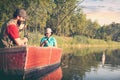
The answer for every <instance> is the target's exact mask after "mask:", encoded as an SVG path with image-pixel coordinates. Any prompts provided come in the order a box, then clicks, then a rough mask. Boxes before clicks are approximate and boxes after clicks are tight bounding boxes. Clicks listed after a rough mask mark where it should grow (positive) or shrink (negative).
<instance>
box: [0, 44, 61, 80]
mask: <svg viewBox="0 0 120 80" xmlns="http://www.w3.org/2000/svg"><path fill="white" fill-rule="evenodd" d="M61 55H62V50H61V48H55V47H45V48H44V47H33V46H29V47H14V48H0V72H3V73H5V74H7V75H17V76H21V77H22V78H24V79H27V78H32V77H33V76H36V75H38V76H42V75H44V74H45V73H48V72H50V71H51V70H54V69H55V68H58V67H59V65H60V62H61Z"/></svg>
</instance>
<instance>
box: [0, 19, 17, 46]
mask: <svg viewBox="0 0 120 80" xmlns="http://www.w3.org/2000/svg"><path fill="white" fill-rule="evenodd" d="M9 24H15V25H16V23H15V20H13V19H10V20H8V21H7V22H6V23H4V24H3V26H2V28H1V33H0V48H6V47H9V48H10V47H13V46H15V45H16V44H15V41H14V40H13V39H12V38H11V37H10V36H9V34H7V32H6V30H7V27H8V25H9Z"/></svg>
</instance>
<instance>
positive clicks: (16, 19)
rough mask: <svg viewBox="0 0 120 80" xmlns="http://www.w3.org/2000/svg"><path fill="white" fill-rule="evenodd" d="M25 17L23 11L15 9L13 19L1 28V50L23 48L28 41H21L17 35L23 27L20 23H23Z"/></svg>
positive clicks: (25, 39)
mask: <svg viewBox="0 0 120 80" xmlns="http://www.w3.org/2000/svg"><path fill="white" fill-rule="evenodd" d="M26 16H27V14H26V11H25V10H24V9H17V10H16V11H15V12H14V14H13V18H12V19H10V20H9V21H8V22H6V23H5V24H4V26H2V28H1V38H0V39H1V40H0V47H1V48H5V47H13V46H24V45H25V43H27V41H28V39H27V38H26V37H24V39H21V38H20V34H19V31H20V29H23V28H24V27H25V26H23V24H21V23H22V22H24V21H25V19H26Z"/></svg>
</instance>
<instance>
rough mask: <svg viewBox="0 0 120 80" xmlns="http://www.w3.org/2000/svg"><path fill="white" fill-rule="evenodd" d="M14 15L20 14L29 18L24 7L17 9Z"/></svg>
mask: <svg viewBox="0 0 120 80" xmlns="http://www.w3.org/2000/svg"><path fill="white" fill-rule="evenodd" d="M14 16H20V17H23V18H27V13H26V11H25V10H24V9H16V11H15V12H14Z"/></svg>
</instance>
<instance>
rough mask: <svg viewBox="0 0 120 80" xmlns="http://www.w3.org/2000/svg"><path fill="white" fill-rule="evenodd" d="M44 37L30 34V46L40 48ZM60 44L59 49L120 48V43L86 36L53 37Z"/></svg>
mask: <svg viewBox="0 0 120 80" xmlns="http://www.w3.org/2000/svg"><path fill="white" fill-rule="evenodd" d="M43 36H44V35H41V34H38V33H30V34H29V38H30V39H29V45H35V46H39V44H40V39H41V38H42V37H43ZM53 36H54V37H55V38H56V39H57V42H58V47H61V48H68V47H73V48H76V47H77V48H83V47H120V42H114V41H104V40H98V39H90V38H87V37H84V36H75V37H74V38H72V37H64V36H55V35H53Z"/></svg>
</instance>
